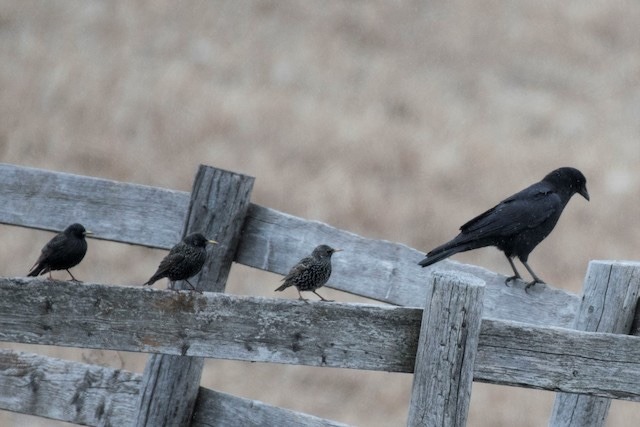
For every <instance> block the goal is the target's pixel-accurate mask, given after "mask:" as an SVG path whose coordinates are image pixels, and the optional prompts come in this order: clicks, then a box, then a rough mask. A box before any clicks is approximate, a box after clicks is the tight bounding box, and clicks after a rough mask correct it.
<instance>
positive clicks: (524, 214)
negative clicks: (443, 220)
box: [460, 182, 562, 240]
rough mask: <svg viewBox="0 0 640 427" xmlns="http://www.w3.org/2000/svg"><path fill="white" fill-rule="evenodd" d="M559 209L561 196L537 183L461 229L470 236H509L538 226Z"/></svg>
mask: <svg viewBox="0 0 640 427" xmlns="http://www.w3.org/2000/svg"><path fill="white" fill-rule="evenodd" d="M561 210H562V202H561V199H560V196H559V195H558V194H557V193H556V192H555V191H553V189H551V188H550V187H549V186H548V185H546V184H545V183H542V182H539V183H536V184H534V185H532V186H530V187H528V188H525V189H524V190H522V191H520V192H518V193H516V194H514V195H513V196H511V197H509V198H508V199H505V200H503V201H502V202H500V203H499V204H498V205H497V206H495V207H493V208H491V209H489V210H488V211H486V212H484V213H482V214H480V215H478V216H477V217H475V218H473V219H472V220H470V221H468V222H467V223H465V224H464V225H463V226H462V227H460V231H461V232H462V234H464V235H467V236H468V237H470V238H473V239H482V238H486V237H494V236H495V237H500V236H511V235H514V234H517V233H519V232H522V231H524V230H526V229H529V228H535V227H537V226H539V225H540V224H542V223H543V222H544V221H546V220H548V219H549V218H551V217H553V216H557V215H558V214H559V212H560V211H561ZM465 240H466V239H465Z"/></svg>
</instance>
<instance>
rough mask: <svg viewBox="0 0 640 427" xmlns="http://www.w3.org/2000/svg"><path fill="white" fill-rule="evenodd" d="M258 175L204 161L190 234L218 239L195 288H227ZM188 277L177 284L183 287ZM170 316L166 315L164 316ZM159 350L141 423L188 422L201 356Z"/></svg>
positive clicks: (146, 380)
mask: <svg viewBox="0 0 640 427" xmlns="http://www.w3.org/2000/svg"><path fill="white" fill-rule="evenodd" d="M253 182H254V179H253V178H252V177H249V176H246V175H240V174H236V173H232V172H227V171H222V170H220V169H215V168H211V167H208V166H200V168H199V169H198V173H197V175H196V178H195V180H194V183H193V190H192V192H191V201H190V203H189V211H188V215H187V222H186V223H185V233H184V234H185V235H187V234H189V233H195V232H201V233H203V234H205V236H207V237H209V238H212V236H214V238H215V240H217V242H218V244H217V245H214V246H213V247H212V248H211V251H210V253H209V256H208V259H207V261H206V262H205V265H204V267H203V269H202V272H201V273H200V274H198V276H197V277H196V278H193V279H191V280H190V282H191V283H192V284H193V285H194V286H195V287H196V289H202V290H205V291H208V292H223V291H224V288H225V285H226V282H227V277H228V275H229V271H230V270H231V263H232V261H233V257H234V254H235V251H236V248H237V246H238V242H239V240H240V230H241V227H242V224H243V223H244V217H245V214H246V212H247V208H248V207H249V197H250V195H251V190H252V188H253ZM183 285H184V283H181V282H178V283H175V284H174V289H181V288H182V289H183V288H184V287H185V286H183ZM165 321H166V320H165ZM185 352H186V350H185V349H184V348H183V350H182V354H181V355H180V356H174V355H166V354H155V355H152V356H151V357H150V358H149V361H148V362H147V365H146V367H145V370H144V375H143V378H142V385H141V392H140V402H139V407H138V411H137V413H136V416H135V418H136V423H135V425H136V426H151V427H153V426H184V427H186V426H189V425H190V423H191V419H192V417H193V409H194V407H195V403H196V398H197V396H198V388H199V385H200V377H201V376H202V369H203V367H204V359H202V358H201V357H186V356H185V355H184V353H185Z"/></svg>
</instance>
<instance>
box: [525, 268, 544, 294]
mask: <svg viewBox="0 0 640 427" xmlns="http://www.w3.org/2000/svg"><path fill="white" fill-rule="evenodd" d="M522 264H524V266H525V268H526V269H527V271H528V272H529V274H530V275H531V277H533V280H532V281H531V282H529V283H527V286H525V287H524V291H525V292H527V290H528V289H529V288H530V287H532V286H533V285H535V284H536V283H544V280H542V279H541V278H539V277H538V276H536V273H534V272H533V270H532V269H531V267H529V264H527V263H526V262H525V261H522Z"/></svg>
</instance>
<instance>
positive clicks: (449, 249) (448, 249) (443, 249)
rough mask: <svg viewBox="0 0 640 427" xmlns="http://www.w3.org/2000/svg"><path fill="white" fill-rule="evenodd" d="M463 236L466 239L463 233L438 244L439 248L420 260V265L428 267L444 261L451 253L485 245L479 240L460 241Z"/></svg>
mask: <svg viewBox="0 0 640 427" xmlns="http://www.w3.org/2000/svg"><path fill="white" fill-rule="evenodd" d="M461 237H463V238H465V239H466V236H464V235H462V234H461V235H459V236H458V237H456V238H455V239H453V240H451V241H450V242H447V243H445V244H444V245H441V246H438V247H437V248H435V249H433V250H432V251H430V252H429V253H428V254H427V256H426V258H425V259H423V260H422V261H420V262H419V263H418V265H420V266H422V267H427V266H429V265H431V264H435V263H436V262H438V261H442V260H443V259H445V258H449V257H450V256H451V255H455V254H457V253H458V252H465V251H469V250H471V249H476V248H479V247H482V246H484V245H482V244H480V243H479V242H465V241H462V242H461V241H460V240H462V238H461Z"/></svg>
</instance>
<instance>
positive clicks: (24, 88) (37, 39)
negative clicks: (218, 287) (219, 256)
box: [0, 0, 640, 427]
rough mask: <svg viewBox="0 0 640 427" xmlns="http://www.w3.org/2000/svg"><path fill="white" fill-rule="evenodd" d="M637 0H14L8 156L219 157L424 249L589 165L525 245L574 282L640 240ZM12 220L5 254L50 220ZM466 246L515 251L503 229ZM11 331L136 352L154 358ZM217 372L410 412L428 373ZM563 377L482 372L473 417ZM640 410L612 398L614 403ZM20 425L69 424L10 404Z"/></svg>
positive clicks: (5, 51)
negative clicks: (501, 237)
mask: <svg viewBox="0 0 640 427" xmlns="http://www.w3.org/2000/svg"><path fill="white" fill-rule="evenodd" d="M638 22H640V3H638V2H634V1H619V2H608V1H593V2H584V1H564V2H558V1H539V2H528V1H513V2H500V1H487V0H475V1H472V0H454V1H430V2H424V1H405V2H393V1H371V0H370V1H349V2H347V1H332V0H328V1H323V2H298V1H287V0H278V1H260V2H252V1H244V0H236V1H218V2H211V1H192V2H189V3H187V4H183V5H181V7H178V6H176V3H175V2H173V1H162V0H159V1H155V2H140V1H121V0H116V1H109V2H105V1H97V0H93V1H77V0H76V1H70V0H68V1H67V0H64V1H63V0H61V1H56V2H46V1H30V0H22V1H19V2H17V1H8V0H1V1H0V91H1V93H2V95H1V96H0V159H1V161H3V162H7V163H14V164H18V165H25V166H33V167H39V168H46V169H52V170H56V171H63V172H70V173H77V174H83V175H91V176H97V177H104V178H108V179H114V180H121V181H129V182H134V183H140V184H148V185H153V186H161V187H166V188H171V189H177V190H183V191H189V190H190V189H191V183H192V179H193V177H194V175H195V172H196V169H197V166H198V165H199V164H201V163H204V164H208V165H212V166H216V167H220V168H224V169H229V170H233V171H237V172H242V173H245V174H249V175H252V176H255V177H256V184H255V189H254V192H253V201H254V202H256V203H259V204H261V205H264V206H268V207H271V208H275V209H278V210H281V211H284V212H288V213H291V214H294V215H297V216H301V217H304V218H308V219H315V220H320V221H324V222H327V223H329V224H331V225H333V226H336V227H340V228H343V229H346V230H350V231H352V232H356V233H358V234H361V235H364V236H367V237H371V238H380V239H387V240H391V241H397V242H401V243H405V244H407V245H409V246H411V247H414V248H418V249H420V250H425V251H426V250H429V249H431V248H433V247H434V246H436V245H438V244H440V243H442V242H444V241H446V240H448V239H450V238H451V237H453V236H454V235H455V234H456V232H457V229H458V227H459V226H460V225H461V224H462V223H464V222H465V221H466V220H468V219H470V218H471V217H472V216H474V215H476V214H478V213H480V212H482V211H483V210H485V209H487V208H490V207H491V206H493V205H494V204H495V203H497V202H498V201H500V200H501V199H503V198H504V197H506V196H509V195H511V194H512V193H514V192H516V191H518V190H520V189H522V188H523V187H525V186H527V185H529V184H531V183H533V182H535V181H538V180H539V179H541V178H542V177H543V176H544V175H545V174H546V173H547V172H549V171H551V170H552V169H554V168H556V167H559V166H574V167H577V168H579V169H580V170H582V171H583V172H584V174H585V175H586V177H587V181H588V188H589V192H590V194H591V202H589V203H587V202H586V201H585V200H584V199H582V198H579V197H577V198H574V199H573V200H572V201H571V202H570V203H569V205H568V207H567V209H566V210H565V213H564V215H563V217H562V218H561V219H560V222H559V224H558V226H557V227H556V229H555V231H554V232H553V233H552V234H551V236H550V237H549V238H548V239H546V240H545V241H544V242H543V243H542V244H541V245H540V246H539V247H538V248H537V249H536V250H535V251H534V252H533V253H532V255H531V257H530V258H529V261H530V264H531V266H532V268H533V269H534V270H535V271H536V272H537V273H538V274H539V275H540V276H541V277H543V278H545V279H546V280H547V281H548V282H550V283H553V284H554V285H555V286H558V287H561V288H564V289H567V290H570V291H573V292H576V293H578V292H580V289H581V285H582V280H583V277H584V274H585V271H586V268H587V264H588V262H589V260H592V259H627V260H634V259H637V258H638V249H639V247H640V229H639V228H638V227H635V222H636V218H637V215H638V211H639V206H638V204H639V203H640V201H639V198H638V194H639V191H640V188H639V187H640V180H639V175H638V173H637V167H638V164H640V162H639V161H640V149H639V144H638V143H639V137H640V120H638V119H639V117H640V85H639V83H640V81H639V79H640V26H639V25H638ZM68 222H69V223H71V222H73V218H69V221H68ZM85 225H87V227H88V228H91V227H90V224H85ZM0 230H2V231H1V237H0V238H1V239H2V241H3V242H11V245H6V244H5V245H2V246H1V247H0V259H2V266H3V267H2V268H3V271H2V273H1V274H3V275H6V276H21V275H25V274H26V272H27V271H28V269H29V267H31V265H32V263H33V262H34V261H35V259H36V258H37V256H38V254H39V252H40V249H41V248H42V246H43V245H44V243H46V241H47V240H49V239H50V238H51V237H52V234H51V233H46V232H42V231H35V230H27V229H21V228H16V227H8V226H0ZM158 232H162V230H158ZM326 243H329V244H330V243H331V242H326ZM310 249H311V248H310ZM164 254H165V253H164V252H162V251H157V250H151V249H144V248H134V247H131V246H127V245H122V244H115V243H108V242H102V241H95V240H91V241H90V242H89V251H88V254H87V257H86V258H85V261H84V262H83V263H82V264H81V265H80V266H79V267H77V268H75V269H74V274H75V275H76V277H78V278H80V279H84V280H87V281H94V282H101V283H114V284H129V285H134V284H140V283H143V282H144V281H145V280H146V279H147V278H148V276H149V275H150V274H151V273H152V272H153V271H155V268H156V267H157V265H158V262H159V261H160V259H162V257H163V256H164ZM303 255H306V254H300V256H301V257H302V256H303ZM131 259H135V260H136V262H135V265H133V263H131V262H130V260H131ZM454 259H456V260H458V261H462V262H467V263H473V264H478V265H482V266H484V267H486V268H489V269H491V270H494V271H497V272H500V273H503V274H504V273H506V274H508V273H510V269H509V265H508V264H507V263H506V261H505V259H504V257H503V255H502V254H501V253H500V252H498V251H497V250H495V249H491V248H489V249H482V250H478V251H473V252H470V253H466V254H461V255H456V256H455V257H454ZM54 277H58V278H66V273H64V274H56V275H54ZM279 279H280V277H279V276H276V275H273V274H269V273H265V272H260V271H256V270H252V269H249V268H246V267H243V266H235V267H234V269H233V270H232V276H231V278H230V281H229V287H228V290H229V292H232V293H236V294H250V295H267V296H271V297H276V296H277V297H283V298H296V297H297V293H296V292H295V291H291V292H289V293H288V294H287V293H286V292H285V294H278V295H274V294H273V289H274V288H275V287H277V285H278V281H279ZM164 286H165V284H164V283H163V284H162V285H160V284H159V286H157V287H164ZM324 294H326V295H325V296H327V297H331V298H334V299H338V300H342V301H355V300H357V299H356V298H354V297H352V296H349V295H345V294H341V293H339V292H335V291H333V292H332V291H327V290H325V291H324ZM2 346H3V347H7V346H9V345H8V344H2ZM13 347H14V348H19V349H24V350H26V351H36V352H39V353H45V354H49V355H53V356H56V357H61V358H66V359H72V360H82V361H85V362H89V363H98V364H103V365H107V366H112V367H115V368H122V369H127V370H131V371H136V372H142V370H143V368H144V363H145V361H146V356H145V355H140V354H128V353H123V352H106V351H94V350H79V349H61V348H52V347H33V346H26V345H24V346H13ZM203 385H205V386H207V387H211V388H215V389H218V390H222V391H226V392H229V393H233V394H236V395H240V396H244V397H248V398H253V399H259V400H262V401H265V402H268V403H271V404H274V405H279V406H284V407H287V408H291V409H295V410H299V411H304V412H307V413H310V414H314V415H318V416H321V417H325V418H330V419H334V420H338V421H342V422H345V423H350V424H355V425H361V426H402V425H404V423H405V421H406V416H407V410H408V404H409V394H410V390H411V376H410V375H404V374H387V373H378V372H365V371H351V370H336V369H320V368H308V367H296V366H281V365H273V364H248V363H241V362H229V361H208V362H207V366H206V369H205V374H204V377H203ZM553 397H554V395H553V393H548V392H541V391H532V390H525V389H519V388H506V387H497V386H490V385H485V384H480V383H474V386H473V393H472V405H471V411H470V415H469V423H468V424H469V425H470V426H481V427H485V426H486V427H489V426H492V427H495V426H523V427H526V426H546V425H547V421H548V416H549V414H550V410H551V406H552V402H553ZM639 415H640V405H637V404H631V403H625V402H614V403H613V405H612V408H611V412H610V416H609V422H608V425H609V426H629V425H630V421H629V420H631V419H636V420H637V419H638V416H639ZM0 424H1V425H3V426H18V425H20V426H24V425H34V426H37V425H47V426H61V425H67V424H64V423H57V422H54V421H50V420H41V419H36V418H31V417H25V416H22V415H17V414H12V413H6V412H5V413H0Z"/></svg>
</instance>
